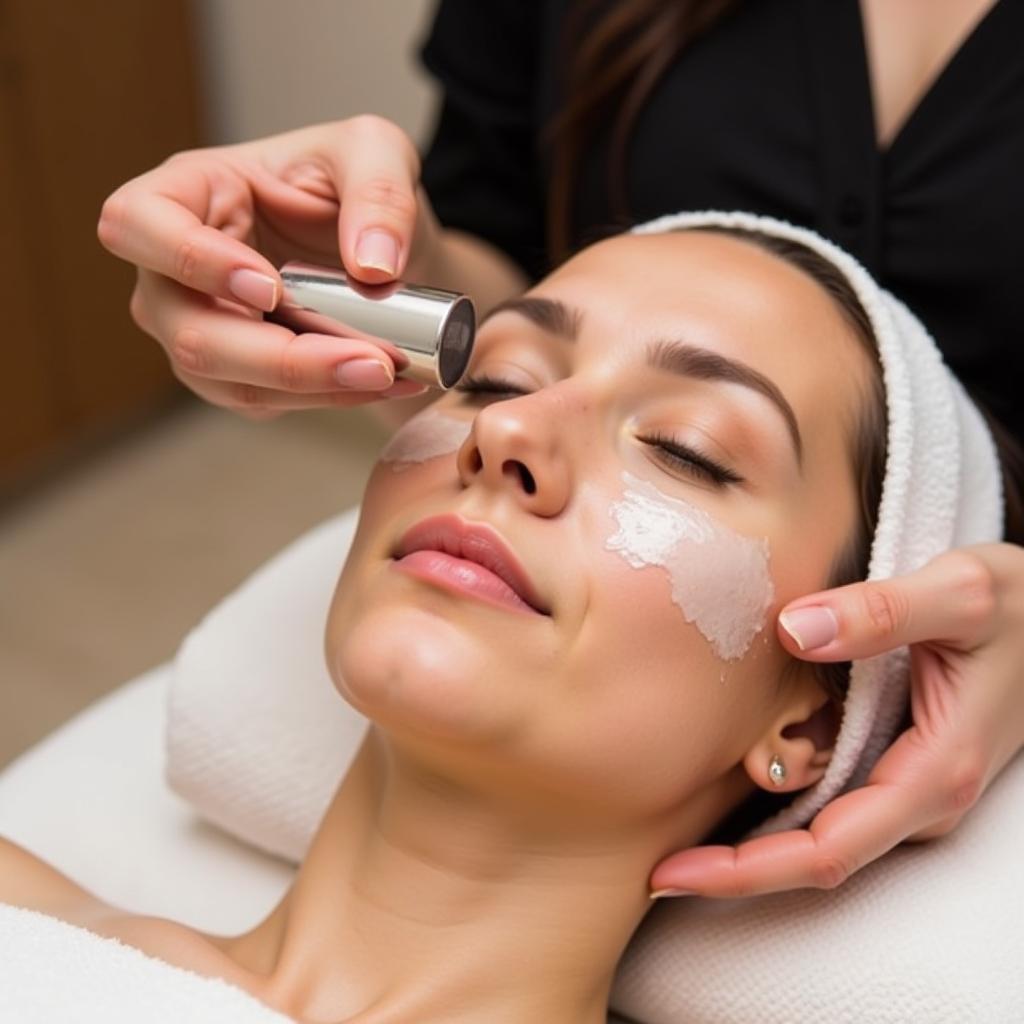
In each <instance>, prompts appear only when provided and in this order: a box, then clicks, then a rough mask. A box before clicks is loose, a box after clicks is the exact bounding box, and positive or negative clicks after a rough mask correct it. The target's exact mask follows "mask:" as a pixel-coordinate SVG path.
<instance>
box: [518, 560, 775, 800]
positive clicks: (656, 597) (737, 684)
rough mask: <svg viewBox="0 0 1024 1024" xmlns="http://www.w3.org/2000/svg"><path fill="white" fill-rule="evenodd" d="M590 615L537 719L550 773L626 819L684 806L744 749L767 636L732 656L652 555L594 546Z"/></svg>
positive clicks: (766, 657)
mask: <svg viewBox="0 0 1024 1024" xmlns="http://www.w3.org/2000/svg"><path fill="white" fill-rule="evenodd" d="M593 564H594V566H595V571H594V574H593V576H592V577H591V579H592V592H591V596H590V601H589V604H588V607H587V613H586V620H585V622H584V624H583V628H582V629H581V631H580V633H579V634H578V636H577V638H576V639H575V642H574V644H573V646H572V652H571V655H570V657H569V658H568V659H567V661H566V663H565V665H564V666H563V670H562V671H563V674H562V678H561V680H560V682H559V685H558V686H557V687H556V688H554V689H553V690H552V692H551V694H550V698H549V705H548V708H547V709H546V712H545V715H544V716H543V717H542V718H541V719H539V720H538V722H537V728H538V730H539V734H540V739H539V740H538V742H539V743H540V744H542V747H543V748H544V749H547V750H549V751H557V752H558V758H559V763H558V764H557V766H556V765H553V764H550V763H549V764H548V768H549V770H550V772H551V774H552V775H557V776H560V777H562V778H563V780H564V782H565V784H566V786H567V787H571V788H572V789H573V790H575V791H577V792H578V793H579V794H580V798H581V799H584V798H586V797H588V796H591V795H592V796H593V797H594V798H595V799H599V800H600V801H603V803H604V804H605V806H606V807H608V809H609V811H611V810H612V809H613V808H614V811H615V813H616V814H621V815H622V816H623V818H624V820H628V819H629V818H631V817H632V818H634V819H640V818H642V817H645V816H648V815H652V814H660V813H664V812H666V811H669V810H671V809H672V808H675V807H678V805H679V804H680V802H681V801H682V800H684V799H685V798H686V797H687V795H689V794H691V793H693V792H694V791H696V790H697V789H699V788H700V787H702V786H704V785H706V784H708V783H709V782H711V781H712V780H714V779H716V778H718V777H719V776H721V775H722V774H724V773H725V772H727V771H728V770H729V769H730V768H731V767H732V766H733V765H735V764H736V763H737V762H738V761H739V760H740V759H741V758H742V756H743V754H744V753H745V751H746V747H747V745H748V741H749V738H750V736H751V735H752V730H753V728H754V727H756V726H757V725H758V723H759V721H760V719H759V717H758V716H760V715H761V714H763V707H764V704H763V698H762V694H766V693H767V687H766V685H765V683H764V682H763V680H764V679H765V678H767V674H768V672H769V671H773V670H777V667H776V666H774V665H773V661H772V655H771V647H770V644H769V643H768V642H767V641H766V640H764V639H760V638H759V639H758V640H757V641H755V642H754V643H753V644H751V647H750V649H749V651H748V652H747V654H746V655H745V656H744V657H743V659H741V660H739V661H736V662H728V663H727V662H723V661H722V659H721V658H719V657H718V656H717V655H716V654H715V652H714V650H713V649H712V647H711V645H710V644H709V643H708V641H707V640H706V639H705V637H704V636H703V635H702V634H701V632H700V631H699V630H698V629H697V627H696V626H694V625H693V624H690V623H687V622H686V621H685V619H684V618H683V616H682V614H681V612H680V609H679V608H678V606H677V605H676V604H675V603H674V602H673V600H672V593H671V585H670V581H669V579H668V577H667V575H666V573H665V572H664V570H662V569H659V568H657V567H655V566H648V567H646V568H643V569H639V570H635V569H632V568H630V567H629V566H628V565H626V564H625V563H624V562H622V561H621V560H620V559H618V558H617V557H615V556H614V555H613V554H611V553H603V554H602V555H600V556H595V559H594V562H593Z"/></svg>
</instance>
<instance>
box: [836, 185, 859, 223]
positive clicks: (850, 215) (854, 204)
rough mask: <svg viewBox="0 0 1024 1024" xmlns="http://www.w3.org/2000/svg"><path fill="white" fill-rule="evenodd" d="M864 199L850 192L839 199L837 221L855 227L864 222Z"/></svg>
mask: <svg viewBox="0 0 1024 1024" xmlns="http://www.w3.org/2000/svg"><path fill="white" fill-rule="evenodd" d="M864 212H865V211H864V200H863V199H861V197H860V196H857V195H854V194H853V193H852V192H850V193H848V194H847V195H845V196H843V198H842V199H840V200H839V223H840V224H842V225H844V226H845V227H848V228H856V227H859V226H860V225H861V224H863V223H864Z"/></svg>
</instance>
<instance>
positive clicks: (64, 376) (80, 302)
mask: <svg viewBox="0 0 1024 1024" xmlns="http://www.w3.org/2000/svg"><path fill="white" fill-rule="evenodd" d="M189 10H190V7H189V4H188V3H187V0H144V2H142V3H140V2H138V0H104V2H103V3H99V4H91V3H80V2H77V0H0V243H2V244H0V494H7V493H11V492H12V491H16V490H18V489H20V488H21V487H23V486H25V484H26V482H28V481H31V480H32V479H34V478H36V477H38V476H39V475H40V474H41V473H43V472H45V470H46V469H47V468H48V467H52V466H54V465H56V464H58V463H59V462H60V461H61V460H63V459H66V458H67V457H68V456H69V454H73V453H74V452H76V451H81V450H83V449H84V448H86V447H88V446H90V445H91V444H94V443H95V442H96V441H97V440H99V439H101V438H104V437H109V436H111V434H113V433H114V432H116V431H117V430H118V429H123V428H124V426H125V425H127V424H130V423H137V422H138V421H139V420H140V418H143V417H145V416H147V415H153V414H155V413H156V412H157V411H158V410H159V409H161V408H163V407H166V406H167V405H168V404H169V403H170V402H172V401H173V400H174V399H175V398H176V397H177V396H180V395H181V394H183V389H182V388H181V387H180V385H178V383H177V381H176V380H175V378H174V377H173V376H172V374H171V372H170V370H169V368H168V364H167V359H166V357H165V355H164V353H163V350H162V349H161V348H160V346H159V345H157V344H156V343H155V342H154V341H152V340H151V339H150V338H148V337H147V336H145V335H144V334H142V332H141V331H139V329H138V328H137V327H136V326H135V325H134V324H133V323H132V321H131V319H130V318H129V316H128V299H129V296H130V294H131V289H132V285H133V282H134V276H135V275H134V270H133V269H132V268H131V267H129V266H128V265H127V264H124V263H122V262H121V261H120V260H117V259H115V258H114V257H113V256H111V255H110V254H109V253H107V252H106V250H104V249H103V248H102V247H101V246H100V244H99V242H98V241H97V239H96V222H97V219H98V218H99V212H100V207H101V206H102V203H103V200H104V199H105V198H106V196H107V195H109V194H110V192H111V191H113V189H114V188H116V187H117V186H118V185H119V184H121V183H122V182H124V181H127V180H128V179H129V178H131V177H133V176H134V175H136V174H140V173H142V172H143V171H145V170H148V169H149V168H151V167H153V166H155V165H156V164H158V163H160V162H161V161H162V160H164V159H165V158H166V157H167V156H169V155H170V154H171V153H173V152H175V151H176V150H179V149H187V148H192V147H195V146H197V145H199V144H200V134H201V133H200V125H199V117H198V103H197V96H198V88H197V84H196V81H195V73H194V72H195V66H196V60H195V46H194V41H193V38H192V33H193V25H192V23H191V19H190V13H189Z"/></svg>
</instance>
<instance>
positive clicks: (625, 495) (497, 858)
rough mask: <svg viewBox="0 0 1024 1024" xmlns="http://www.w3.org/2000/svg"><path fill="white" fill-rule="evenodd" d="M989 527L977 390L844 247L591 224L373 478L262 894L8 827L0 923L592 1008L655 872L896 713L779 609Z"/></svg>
mask: <svg viewBox="0 0 1024 1024" xmlns="http://www.w3.org/2000/svg"><path fill="white" fill-rule="evenodd" d="M883 366H884V368H885V373H884V378H883V373H882V367H883ZM936 425H938V427H939V429H935V428H936ZM965 473H968V474H970V476H971V480H972V483H971V485H970V487H969V488H967V487H966V485H965V483H964V478H963V474H965ZM922 480H925V481H927V482H928V486H927V487H922ZM883 484H884V487H883ZM1001 523H1002V519H1001V492H1000V487H999V474H998V468H997V465H996V462H995V454H994V449H993V446H992V443H991V440H990V438H989V436H988V434H987V431H986V430H985V428H984V426H983V422H982V420H981V418H980V416H979V415H978V412H977V410H976V409H975V408H974V407H973V406H972V405H970V403H969V402H968V400H967V399H966V397H965V396H964V394H963V392H962V390H961V389H960V388H959V385H958V384H956V382H955V381H953V380H952V378H951V377H950V376H949V374H948V372H947V371H946V369H945V368H944V366H943V365H942V364H941V363H940V361H939V359H938V356H937V352H936V350H935V348H934V346H933V344H932V342H931V340H930V339H929V338H928V336H927V335H926V334H925V332H924V331H923V329H922V328H921V326H920V324H918V322H917V321H916V320H914V318H913V317H912V316H911V315H910V314H909V313H907V311H906V310H905V309H904V308H903V307H902V306H900V305H899V304H898V303H895V302H893V301H892V300H891V298H889V297H888V296H885V295H883V294H882V293H881V292H880V291H879V290H878V289H877V287H876V286H875V285H874V284H873V282H872V281H871V280H870V279H869V278H868V277H867V275H866V273H865V272H864V271H863V270H861V269H860V268H859V266H858V265H857V264H855V263H854V262H853V261H852V260H851V259H850V258H849V257H848V256H846V255H845V254H843V253H841V252H840V251H839V250H837V249H835V248H834V247H832V246H830V245H829V244H828V243H826V242H824V241H823V240H821V239H819V238H818V237H817V236H816V235H813V234H812V233H810V232H807V231H802V230H800V229H795V228H791V227H790V226H788V225H783V224H780V223H779V222H776V221H771V220H767V219H763V218H755V217H752V216H747V215H743V214H691V215H681V216H678V217H674V218H667V219H663V220H662V221H659V222H653V223H652V224H649V225H645V226H643V228H641V229H637V230H635V231H634V232H633V233H630V234H628V235H623V236H619V237H615V238H612V239H608V240H605V241H602V242H599V243H597V244H595V245H592V246H591V247H589V248H587V249H585V250H584V251H582V252H581V253H579V254H578V255H577V256H575V257H574V258H573V259H571V260H569V261H568V262H567V263H566V264H564V265H563V266H562V267H561V268H559V269H558V270H557V271H555V272H554V273H553V274H551V275H550V276H549V277H547V278H546V279H545V280H543V281H542V282H540V283H539V284H538V285H537V286H536V287H534V288H533V289H531V290H530V292H529V293H527V295H525V296H523V297H521V298H519V299H515V300H512V301H510V302H507V303H505V304H503V305H502V306H501V307H499V308H498V309H496V310H495V311H493V312H492V314H491V315H489V317H488V318H487V320H486V323H485V324H484V325H482V327H481V329H480V331H479V334H478V338H477V344H476V347H475V350H474V353H473V359H472V363H471V365H470V367H469V372H468V375H467V377H466V378H464V380H463V382H462V383H461V385H460V386H459V387H458V388H457V389H456V390H453V391H450V392H446V393H445V394H444V395H443V396H442V397H440V398H439V399H438V400H437V401H436V402H435V403H434V404H433V405H432V406H431V407H430V408H429V409H428V410H426V411H425V412H423V413H421V414H420V415H419V416H417V417H415V418H413V419H412V420H411V421H409V423H407V424H406V425H405V426H404V427H403V428H402V429H401V430H400V431H399V433H398V434H396V436H395V437H394V438H393V439H392V441H391V443H390V444H389V445H388V447H387V448H386V449H385V451H384V453H383V455H382V458H381V461H380V462H379V463H378V465H377V466H376V468H375V470H374V472H373V475H372V476H371V478H370V481H369V483H368V485H367V488H366V492H365V495H364V499H363V503H362V513H361V518H360V520H359V526H358V531H357V533H356V536H355V539H354V542H353V544H352V548H351V552H350V554H349V556H348V559H347V561H346V563H345V566H344V569H343V571H342V573H341V578H340V580H339V583H338V586H337V590H336V592H335V595H334V599H333V603H332V605H331V608H330V613H329V617H328V621H327V631H326V657H327V660H328V664H329V669H330V672H331V675H332V678H333V679H334V682H335V685H336V687H337V690H338V693H339V697H340V699H343V700H346V701H349V702H350V703H351V704H352V705H353V706H354V707H355V708H356V709H358V710H359V711H360V712H362V713H363V714H364V715H366V716H367V718H368V719H369V720H370V722H371V723H372V727H371V728H370V729H369V731H368V733H367V735H366V738H365V740H364V742H363V744H362V746H361V748H360V750H359V752H358V754H357V756H356V758H355V760H354V762H353V763H352V765H351V767H350V769H349V771H348V772H347V774H346V776H345V778H344V779H343V780H342V782H341V784H340V786H339V787H338V789H337V792H336V794H335V796H334V798H333V800H332V802H331V804H330V806H329V808H328V810H327V812H326V814H325V816H324V818H323V820H322V823H321V825H320V828H319V830H318V832H317V834H316V836H315V839H314V840H313V843H312V846H311V847H310V849H309V851H308V853H307V855H306V857H305V859H304V860H303V862H302V864H301V867H300V869H299V871H298V874H297V876H296V878H295V881H294V883H293V885H292V886H291V888H290V889H289V890H288V892H287V893H286V894H285V896H284V897H283V898H282V899H281V901H280V903H279V904H278V905H277V906H276V908H275V909H274V910H273V911H272V912H271V913H270V914H269V916H267V917H266V919H265V920H263V921H261V922H260V923H259V924H257V925H256V926H255V927H254V928H253V929H252V930H251V931H248V932H246V933H245V934H242V935H232V936H221V935H212V934H204V933H202V932H199V931H197V930H195V929H193V928H190V927H186V926H184V925H181V924H177V923H175V922H173V921H170V920H165V919H156V918H147V917H142V916H138V915H134V914H131V913H127V912H125V911H124V910H122V909H120V908H117V907H113V906H109V905H106V904H104V903H102V902H100V901H99V900H98V899H96V898H94V897H93V896H92V895H91V894H89V893H88V892H86V891H84V890H83V889H81V888H80V887H79V886H77V885H76V884H74V882H72V881H71V880H69V879H67V878H65V877H64V876H62V875H60V874H59V873H58V872H56V871H55V870H54V869H52V868H51V867H49V866H48V865H47V864H45V863H44V862H42V861H40V860H38V859H36V858H35V857H34V856H33V855H31V854H29V853H28V852H27V851H24V850H22V849H20V848H19V847H17V846H14V845H13V844H7V845H6V846H4V847H3V848H2V850H0V902H4V903H6V904H9V905H10V906H9V907H8V908H7V909H6V910H4V911H3V912H2V914H0V932H2V933H3V934H5V935H7V936H12V935H15V934H16V931H15V930H14V928H13V922H14V921H15V920H16V919H19V918H20V919H21V920H22V921H24V920H30V921H32V922H33V923H34V924H35V925H36V926H37V929H41V928H43V926H44V924H45V926H47V927H50V929H51V932H52V927H53V923H54V919H57V920H58V921H60V922H65V923H66V924H64V925H63V926H62V928H60V929H58V932H59V934H60V935H63V936H73V937H74V938H75V940H76V941H78V942H81V941H82V936H83V934H84V935H87V936H88V939H87V941H88V942H91V943H93V944H97V943H100V944H102V945H101V946H99V947H98V948H101V949H103V950H106V951H108V955H109V957H110V958H111V960H113V958H116V956H118V955H123V952H124V946H119V945H117V944H115V943H111V942H105V940H104V939H101V938H100V937H101V936H102V937H108V938H115V939H118V940H120V942H121V943H123V944H125V945H126V946H127V947H136V948H137V949H138V950H142V951H143V952H144V953H146V954H148V955H149V957H151V958H154V959H152V960H149V961H148V966H147V969H148V970H150V971H151V979H152V980H151V984H152V985H153V986H156V985H158V984H161V982H160V980H159V979H160V977H161V976H163V977H167V978H173V979H174V982H175V984H177V985H179V986H180V985H185V984H186V980H185V979H189V978H192V979H195V977H196V976H199V980H202V981H204V982H205V979H207V978H217V979H222V980H223V981H224V982H227V986H224V985H221V986H217V988H218V990H219V991H228V992H231V993H232V994H233V996H234V997H236V998H238V999H239V1000H240V1001H239V1002H237V1003H235V1004H232V1006H233V1009H232V1011H231V1012H232V1014H233V1015H232V1016H231V1017H230V1019H232V1020H235V1019H238V1020H249V1019H253V1020H264V1019H274V1020H280V1019H281V1018H280V1017H278V1016H277V1014H276V1013H275V1014H270V1010H271V1009H272V1010H274V1011H277V1013H280V1014H285V1015H288V1016H290V1017H291V1018H293V1019H295V1020H298V1021H317V1022H342V1021H344V1022H348V1024H408V1022H410V1021H416V1022H417V1024H427V1022H435V1021H436V1022H442V1021H443V1022H445V1024H453V1022H464V1024H471V1022H472V1024H476V1022H479V1024H503V1022H508V1024H536V1022H538V1021H546V1022H559V1024H570V1022H571V1024H604V1021H605V1020H606V1015H607V1010H608V1002H609V993H610V990H611V985H612V981H613V977H614V975H615V971H616V965H617V964H618V963H619V960H620V957H622V955H623V952H624V950H625V949H626V947H627V944H628V942H629V940H630V937H631V935H632V934H633V932H634V930H635V929H636V928H637V926H638V925H640V924H641V921H642V920H643V918H644V916H645V914H646V913H647V911H648V910H649V909H650V907H651V906H652V903H651V900H650V899H649V896H648V886H647V880H648V877H649V874H650V872H651V870H652V867H653V865H655V864H656V863H658V862H659V861H660V860H662V859H663V858H664V857H665V856H667V855H668V854H670V853H672V852H673V851H675V850H680V849H683V848H686V847H688V846H692V845H695V844H698V843H701V842H702V841H706V840H708V839H709V837H714V836H715V835H723V836H724V835H725V834H726V832H727V831H728V830H729V829H731V830H732V833H733V834H734V835H735V836H736V837H737V838H738V835H739V834H747V832H748V831H749V830H750V829H753V828H754V827H755V826H759V827H760V828H761V829H762V830H766V831H770V830H772V829H775V828H783V827H786V828H790V827H794V826H795V825H798V824H801V823H805V822H806V821H807V820H809V818H810V817H812V816H813V813H814V811H815V810H816V808H817V807H820V806H822V805H823V804H824V803H825V802H827V801H828V799H830V798H831V795H833V794H834V793H836V792H838V791H839V790H840V789H841V788H842V787H843V786H844V785H846V784H848V783H850V782H851V780H855V779H857V778H858V777H859V778H860V779H863V776H864V772H865V766H866V765H868V766H869V762H870V758H871V757H872V756H874V757H876V758H877V756H878V754H879V753H880V752H881V750H883V749H884V748H885V746H886V744H887V743H888V742H889V740H890V739H891V737H892V735H894V733H895V730H896V727H897V725H898V724H899V718H900V715H901V714H903V713H904V712H905V710H906V707H905V704H906V694H907V689H906V682H907V679H906V664H905V661H903V660H901V659H900V658H899V657H898V656H893V657H890V656H883V657H882V658H875V659H871V660H870V662H864V663H857V664H855V666H854V668H853V670H852V676H851V673H850V672H849V669H848V666H847V667H845V668H840V669H838V670H836V669H834V668H828V667H825V666H820V665H814V664H810V663H807V662H803V661H797V660H796V659H794V658H792V657H791V656H789V655H788V654H787V653H786V651H785V650H784V649H783V647H782V646H781V644H780V642H779V640H778V639H777V637H776V614H777V612H778V610H779V609H780V608H781V607H782V606H783V605H785V604H786V603H787V602H788V601H790V600H791V599H793V598H795V597H798V596H800V595H803V594H807V593H811V592H813V591H817V590H820V589H823V588H826V587H829V586H833V585H839V584H842V583H845V582H852V581H854V580H857V579H862V578H865V577H867V576H868V574H869V570H870V574H871V575H872V576H885V575H891V574H894V573H897V572H903V571H909V570H910V569H912V568H915V567H917V566H918V565H920V564H923V562H924V561H927V560H928V559H930V558H931V557H933V556H934V555H935V554H937V553H938V552H939V551H941V550H945V549H946V548H949V547H952V546H954V544H962V543H967V542H970V541H982V540H996V539H998V538H999V536H1000V534H1001V529H1002V526H1001ZM848 695H849V697H848ZM844 702H845V705H846V714H845V717H844V714H843V712H844ZM268 756H273V752H272V751H268ZM858 773H859V774H858ZM794 798H796V799H794ZM769 811H770V812H773V814H774V817H771V818H768V817H767V815H768V812H769ZM766 818H767V820H766ZM737 829H738V830H739V832H737ZM109 841H111V842H116V841H117V839H116V837H114V836H111V837H109ZM729 841H732V840H731V839H730V840H729ZM13 908H22V909H19V910H14V909H13ZM27 910H35V911H39V912H41V913H42V915H47V916H46V917H42V916H41V915H40V914H28V913H27V912H26V911H27ZM4 915H6V916H4ZM68 924H70V925H75V926H78V928H77V929H75V928H69V927H67V925H68ZM79 929H85V932H84V933H83V932H81V931H79ZM23 934H24V933H23ZM48 934H49V933H48ZM65 941H67V942H70V941H72V940H71V938H65ZM3 945H4V940H3V939H2V938H0V947H3ZM8 945H9V946H10V947H11V948H9V949H2V948H0V992H3V993H5V994H6V998H8V1000H14V1005H15V1007H18V1006H21V1007H23V1008H24V1009H25V1011H26V1012H28V1011H30V1010H31V1007H32V1000H33V999H36V1000H43V999H59V998H61V990H64V989H67V992H68V993H69V994H68V995H67V998H68V999H69V1000H70V1002H69V1005H77V1006H81V1002H80V1000H81V995H80V994H79V995H78V996H75V995H74V986H73V985H72V984H70V981H69V975H70V973H71V971H70V969H69V968H67V967H65V966H62V964H66V962H67V958H64V957H62V956H61V954H60V948H61V947H60V946H59V944H58V945H45V944H42V943H40V944H39V945H38V946H37V947H34V948H35V952H34V953H31V952H28V953H27V952H25V951H26V949H27V948H28V943H27V940H26V939H24V938H22V939H20V940H14V939H9V940H8ZM19 952H20V954H21V956H20V961H19V956H18V954H19ZM33 957H34V958H35V959H34V960H33ZM101 959H102V958H100V957H97V958H96V960H97V962H99V961H100V960H101ZM40 960H42V961H44V962H41V963H40V962H39V961H40ZM170 965H176V966H177V967H179V968H184V969H185V970H186V971H187V972H190V974H188V975H186V974H184V973H183V972H180V971H178V972H175V971H174V970H173V968H172V967H171V966H170ZM97 971H98V972H99V973H98V974H97V973H96V972H97ZM93 973H94V980H95V979H97V978H100V977H101V976H102V973H103V972H102V968H95V967H94V969H93ZM119 978H120V979H121V981H118V979H119ZM123 978H124V974H123V972H122V973H121V974H114V975H113V976H112V977H111V978H108V979H106V980H105V982H104V983H103V989H104V996H103V998H106V999H112V1000H116V999H118V998H122V997H123V998H128V996H127V995H126V994H124V992H125V990H126V989H127V988H128V986H126V985H124V984H123ZM98 988H99V986H97V990H98ZM207 988H208V989H211V990H212V988H213V986H209V985H208V984H207ZM44 990H45V992H44ZM153 991H154V992H155V991H156V990H155V989H153ZM196 991H198V989H197V990H196ZM19 992H21V993H22V996H21V998H22V1003H21V1004H19V1003H18V1002H17V1000H18V998H19ZM193 994H194V993H193ZM243 996H244V997H245V998H244V999H243V998H242V997H243ZM3 998H4V996H0V1002H2V999H3ZM97 998H98V997H97ZM196 998H197V999H199V998H200V997H199V996H196ZM210 998H212V996H210ZM76 1000H78V1001H77V1002H76ZM48 1005H49V1004H48ZM112 1005H113V1004H112ZM151 1005H152V1006H155V1005H156V1000H154V1001H153V1003H152V1004H151ZM184 1005H185V1004H184V1003H181V1004H180V1005H179V1010H180V1009H181V1006H184ZM189 1005H190V1006H191V1004H189ZM197 1005H199V1004H197ZM241 1007H245V1009H242V1008H241ZM10 1019H22V1018H14V1017H12V1018H10ZM25 1019H27V1018H25ZM147 1019H150V1020H153V1019H156V1018H155V1017H154V1016H149V1017H147ZM179 1019H186V1018H185V1017H179ZM189 1019H202V1018H201V1017H199V1016H198V1015H197V1016H195V1017H192V1018H189ZM222 1019H228V1018H227V1017H223V1018H222Z"/></svg>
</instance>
